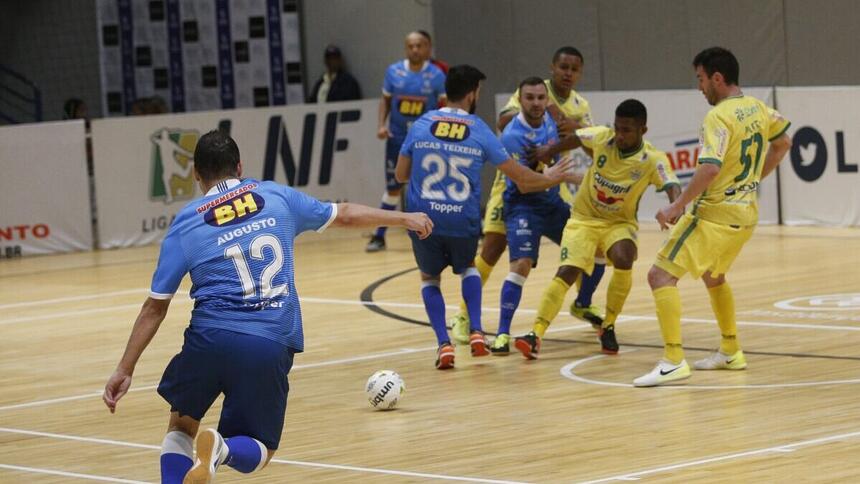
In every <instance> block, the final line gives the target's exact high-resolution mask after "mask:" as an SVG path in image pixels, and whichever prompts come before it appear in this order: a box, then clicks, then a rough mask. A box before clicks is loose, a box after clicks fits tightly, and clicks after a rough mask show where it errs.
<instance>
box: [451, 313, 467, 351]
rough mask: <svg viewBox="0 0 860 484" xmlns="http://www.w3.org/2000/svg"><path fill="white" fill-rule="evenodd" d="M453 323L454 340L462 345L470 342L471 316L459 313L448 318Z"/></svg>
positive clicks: (452, 333)
mask: <svg viewBox="0 0 860 484" xmlns="http://www.w3.org/2000/svg"><path fill="white" fill-rule="evenodd" d="M448 324H450V325H451V336H452V337H453V338H454V342H455V343H457V344H461V345H467V344H469V316H468V315H467V314H462V313H457V314H455V315H453V316H451V319H449V320H448Z"/></svg>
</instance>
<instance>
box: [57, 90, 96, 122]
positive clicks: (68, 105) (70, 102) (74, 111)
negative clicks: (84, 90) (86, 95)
mask: <svg viewBox="0 0 860 484" xmlns="http://www.w3.org/2000/svg"><path fill="white" fill-rule="evenodd" d="M63 119H84V120H86V121H87V124H89V119H90V115H89V110H88V109H87V103H85V102H84V101H83V100H81V99H78V98H74V97H73V98H70V99H66V102H65V103H64V104H63Z"/></svg>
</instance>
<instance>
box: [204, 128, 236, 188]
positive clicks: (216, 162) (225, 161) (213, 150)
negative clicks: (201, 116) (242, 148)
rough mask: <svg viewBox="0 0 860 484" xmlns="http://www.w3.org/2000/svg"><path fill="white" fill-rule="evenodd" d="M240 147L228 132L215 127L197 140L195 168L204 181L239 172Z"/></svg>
mask: <svg viewBox="0 0 860 484" xmlns="http://www.w3.org/2000/svg"><path fill="white" fill-rule="evenodd" d="M238 165H239V147H238V146H236V142H235V141H233V138H231V137H230V136H229V135H228V134H227V133H225V132H223V131H221V130H218V129H214V130H212V131H210V132H208V133H206V134H204V135H203V136H201V137H200V140H198V141H197V147H196V148H194V168H195V169H196V170H197V174H198V175H200V178H202V179H203V181H213V180H217V179H219V178H224V177H228V176H230V175H236V174H237V167H238Z"/></svg>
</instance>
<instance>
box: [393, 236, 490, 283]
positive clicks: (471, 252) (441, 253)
mask: <svg viewBox="0 0 860 484" xmlns="http://www.w3.org/2000/svg"><path fill="white" fill-rule="evenodd" d="M409 237H411V238H412V252H413V253H414V254H415V262H417V263H418V269H420V270H421V272H423V273H425V274H429V275H431V276H437V275H439V274H441V273H442V271H443V270H445V268H446V267H448V266H451V269H453V271H454V274H462V273H463V272H465V270H466V269H468V268H469V267H470V266H471V265H472V263H473V262H474V261H475V255H477V254H478V237H451V236H448V235H436V234H431V235H430V237H427V238H426V239H424V240H421V239H419V238H418V236H417V235H415V233H414V232H409Z"/></svg>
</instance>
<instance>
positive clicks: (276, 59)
mask: <svg viewBox="0 0 860 484" xmlns="http://www.w3.org/2000/svg"><path fill="white" fill-rule="evenodd" d="M280 3H281V2H280V1H279V0H267V2H266V18H267V19H268V23H269V36H268V37H269V71H270V72H271V73H272V105H274V106H282V105H284V104H286V103H287V92H286V86H285V85H284V43H283V39H282V38H281V37H282V36H283V34H282V33H281V5H280Z"/></svg>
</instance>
